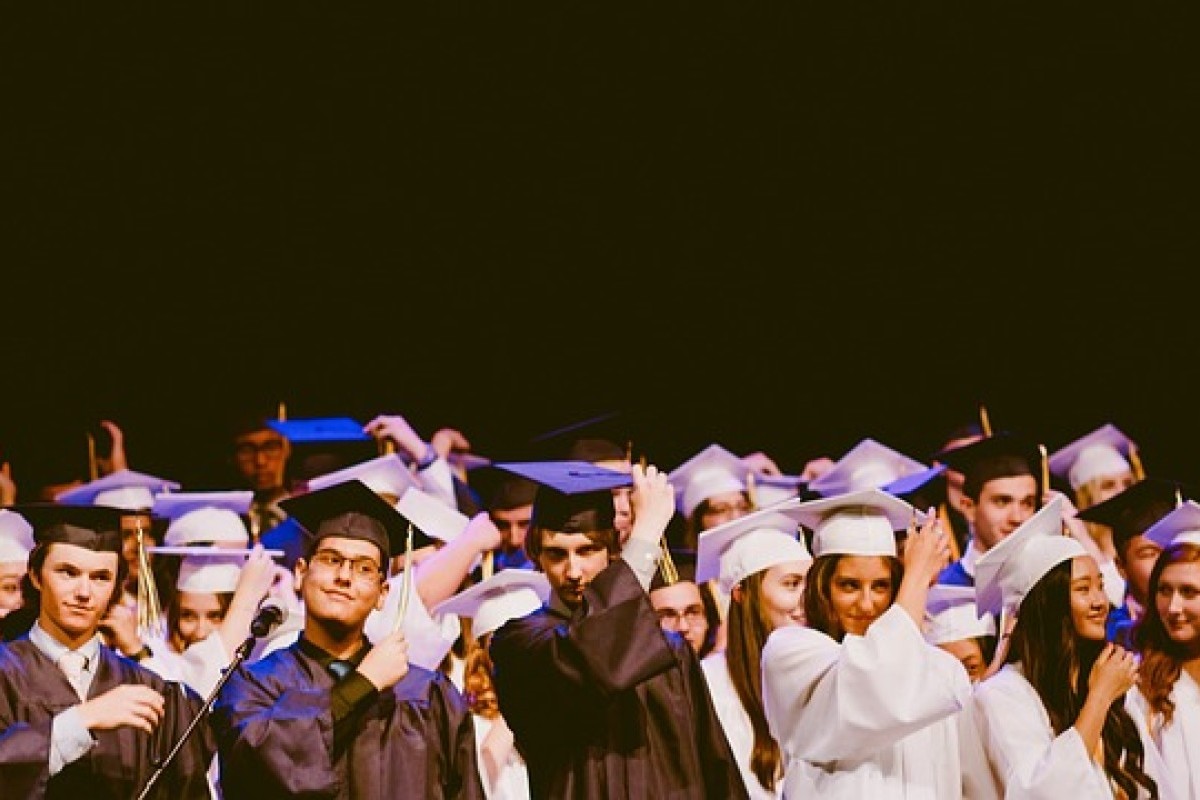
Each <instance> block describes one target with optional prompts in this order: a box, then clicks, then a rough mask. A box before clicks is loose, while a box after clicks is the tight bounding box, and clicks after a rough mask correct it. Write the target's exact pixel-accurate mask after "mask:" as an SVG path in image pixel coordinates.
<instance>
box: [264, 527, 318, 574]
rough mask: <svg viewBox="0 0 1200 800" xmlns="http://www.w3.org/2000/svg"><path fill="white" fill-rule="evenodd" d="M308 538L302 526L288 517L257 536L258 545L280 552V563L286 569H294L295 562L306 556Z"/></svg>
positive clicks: (308, 535)
mask: <svg viewBox="0 0 1200 800" xmlns="http://www.w3.org/2000/svg"><path fill="white" fill-rule="evenodd" d="M310 538H311V537H310V534H309V533H308V531H306V530H305V529H304V526H303V525H301V524H300V523H299V522H297V521H296V520H295V519H293V518H292V517H288V518H287V519H285V520H284V521H283V522H280V523H279V524H278V525H276V526H275V527H273V528H270V529H269V530H266V531H263V532H262V533H261V534H259V537H258V543H259V544H261V545H262V546H263V547H265V548H267V549H268V550H271V551H278V552H281V553H282V554H283V555H282V556H281V557H280V563H282V564H283V565H284V566H285V567H287V568H288V569H294V568H295V566H296V562H297V561H299V560H300V559H302V558H304V557H305V556H307V555H308V546H309V544H310Z"/></svg>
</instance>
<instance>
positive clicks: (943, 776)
mask: <svg viewBox="0 0 1200 800" xmlns="http://www.w3.org/2000/svg"><path fill="white" fill-rule="evenodd" d="M762 662H763V704H764V706H765V708H766V712H767V721H768V723H769V724H770V727H771V732H772V734H773V735H774V736H775V740H776V741H778V742H779V743H780V747H782V748H783V752H784V754H785V757H786V758H787V766H786V774H787V778H786V781H785V784H784V792H783V793H784V797H787V798H805V797H822V798H827V797H846V798H865V797H869V798H872V800H875V799H876V798H904V800H914V799H915V798H950V797H953V798H957V797H960V796H961V794H962V785H963V784H962V774H961V766H960V763H959V757H958V752H959V750H958V721H957V714H958V712H959V711H961V710H962V709H963V708H964V707H965V706H966V705H967V703H968V702H969V700H970V696H971V685H970V681H969V680H968V679H967V673H966V671H965V670H964V669H963V668H962V665H961V664H959V663H958V660H957V659H956V658H954V657H953V656H951V655H950V654H949V653H945V652H943V651H941V650H939V649H938V648H936V647H934V646H932V645H930V644H927V643H926V641H925V639H924V637H923V636H922V634H921V631H920V629H919V628H918V627H917V625H916V623H915V622H913V620H912V619H911V618H910V617H909V616H908V614H907V613H906V612H905V611H904V609H902V608H900V607H899V606H892V607H891V608H889V609H888V610H887V611H886V612H884V613H883V614H882V615H881V616H880V617H879V619H877V620H875V622H874V623H873V624H872V625H871V627H870V628H869V629H868V630H867V633H866V634H865V635H864V636H855V635H853V634H847V635H846V637H845V638H844V639H843V641H842V643H841V644H839V643H837V642H836V641H834V640H833V639H832V638H830V637H829V636H826V635H825V634H823V633H821V632H820V631H816V630H812V629H809V628H801V627H787V628H779V629H778V630H776V631H774V632H773V633H772V634H771V635H770V637H769V638H768V639H767V643H766V646H765V647H764V648H763V654H762ZM932 754H936V756H935V755H932Z"/></svg>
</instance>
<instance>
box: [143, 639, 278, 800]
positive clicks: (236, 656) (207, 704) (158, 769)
mask: <svg viewBox="0 0 1200 800" xmlns="http://www.w3.org/2000/svg"><path fill="white" fill-rule="evenodd" d="M257 640H258V637H257V636H255V635H254V634H253V633H251V634H250V635H249V636H247V637H246V641H244V642H242V643H241V644H240V645H238V648H237V650H235V651H234V653H233V660H232V661H231V662H229V666H228V667H226V668H225V670H224V671H223V672H222V673H221V679H220V680H218V681H217V685H216V686H214V687H213V689H212V691H211V692H209V693H208V699H206V700H205V701H204V706H203V707H201V709H200V712H199V713H198V714H196V716H195V718H194V719H193V720H192V721H191V723H190V724H189V725H188V726H187V730H185V731H184V732H183V736H180V737H179V741H178V742H176V743H175V746H174V747H172V748H171V752H169V753H167V757H166V758H164V759H161V760H159V759H155V760H156V762H157V764H156V765H155V767H154V772H153V773H151V775H150V780H148V781H146V785H145V786H144V787H142V791H141V793H140V794H138V796H137V800H146V798H147V797H149V796H150V791H151V790H152V789H153V788H154V785H155V784H156V783H158V779H159V778H161V777H162V774H163V772H164V771H165V770H166V769H167V767H168V766H170V764H171V762H172V761H174V760H175V756H177V755H179V751H180V750H182V749H183V745H184V744H185V743H186V742H187V740H188V739H189V738H191V735H192V733H193V732H194V731H195V730H196V727H197V726H198V725H199V724H200V720H202V719H204V718H205V717H207V716H208V712H209V711H210V710H211V709H212V705H213V703H215V702H216V700H217V695H218V694H220V692H221V688H222V687H223V686H225V683H226V682H227V681H228V680H229V676H231V675H232V674H233V672H234V670H236V669H237V668H238V667H239V666H241V663H242V662H243V661H245V660H246V659H247V658H248V657H249V656H250V652H251V651H252V650H253V649H254V643H255V642H256V641H257Z"/></svg>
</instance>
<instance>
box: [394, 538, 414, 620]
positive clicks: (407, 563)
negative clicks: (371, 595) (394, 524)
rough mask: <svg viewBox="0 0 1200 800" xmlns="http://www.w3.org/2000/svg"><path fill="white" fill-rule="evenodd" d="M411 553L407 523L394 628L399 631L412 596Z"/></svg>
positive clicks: (411, 544) (410, 540)
mask: <svg viewBox="0 0 1200 800" xmlns="http://www.w3.org/2000/svg"><path fill="white" fill-rule="evenodd" d="M412 551H413V526H412V523H411V522H410V523H408V536H407V537H406V538H405V541H404V578H403V580H401V582H400V613H399V614H397V615H396V627H395V628H394V630H400V628H401V626H402V625H403V624H404V618H405V617H406V616H408V598H409V597H410V596H411V595H412V559H413V555H412Z"/></svg>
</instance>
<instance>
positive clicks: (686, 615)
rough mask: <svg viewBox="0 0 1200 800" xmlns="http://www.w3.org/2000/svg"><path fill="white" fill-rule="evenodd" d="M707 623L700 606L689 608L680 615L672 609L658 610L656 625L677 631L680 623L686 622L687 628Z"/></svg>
mask: <svg viewBox="0 0 1200 800" xmlns="http://www.w3.org/2000/svg"><path fill="white" fill-rule="evenodd" d="M707 621H708V617H706V616H705V615H704V608H703V607H701V606H689V607H687V608H685V609H684V610H683V612H682V613H680V612H679V611H677V610H675V609H673V608H660V609H658V624H659V625H661V626H662V627H664V628H666V629H667V630H671V631H677V630H679V625H680V623H681V622H687V625H688V627H689V628H695V627H698V626H700V625H701V624H703V623H705V622H707Z"/></svg>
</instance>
